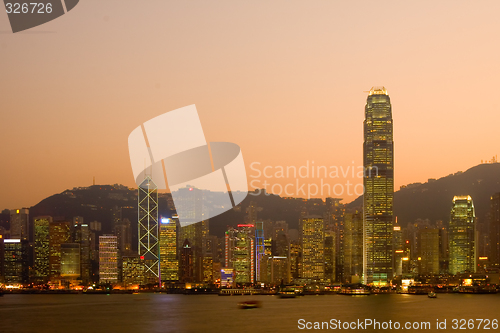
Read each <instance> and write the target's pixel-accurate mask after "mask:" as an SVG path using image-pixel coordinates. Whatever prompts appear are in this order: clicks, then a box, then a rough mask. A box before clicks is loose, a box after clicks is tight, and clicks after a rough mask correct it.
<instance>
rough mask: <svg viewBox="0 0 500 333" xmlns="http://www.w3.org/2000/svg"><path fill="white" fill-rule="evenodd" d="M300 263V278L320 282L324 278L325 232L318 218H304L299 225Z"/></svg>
mask: <svg viewBox="0 0 500 333" xmlns="http://www.w3.org/2000/svg"><path fill="white" fill-rule="evenodd" d="M299 236H300V245H301V247H302V262H301V265H300V272H299V275H300V277H301V278H304V279H309V280H316V281H321V280H324V278H325V258H324V254H325V230H324V221H323V219H322V218H321V217H320V216H314V215H311V216H304V217H302V218H301V219H300V223H299Z"/></svg>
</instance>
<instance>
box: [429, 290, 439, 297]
mask: <svg viewBox="0 0 500 333" xmlns="http://www.w3.org/2000/svg"><path fill="white" fill-rule="evenodd" d="M427 297H429V298H437V294H436V293H435V292H433V291H431V292H430V293H428V294H427Z"/></svg>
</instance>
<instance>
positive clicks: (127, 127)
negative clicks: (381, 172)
mask: <svg viewBox="0 0 500 333" xmlns="http://www.w3.org/2000/svg"><path fill="white" fill-rule="evenodd" d="M499 11H500V2H499V1H477V2H473V1H457V0H453V1H413V2H410V1H333V0H323V1H320V0H313V1H305V0H302V1H291V0H286V1H275V0H273V1H268V0H266V1H255V0H254V1H235V0H228V1H166V0H161V1H160V0H159V1H152V0H150V1H125V0H116V1H112V0H105V1H102V0H101V1H98V0H82V1H80V3H79V5H78V6H77V7H75V9H73V10H72V11H71V12H69V13H68V14H66V15H64V16H62V17H60V18H58V19H56V20H54V21H52V22H50V23H47V24H45V25H42V26H39V27H36V28H33V29H31V30H28V31H26V32H21V33H16V34H12V33H11V32H10V26H9V23H8V21H7V15H6V14H5V13H0V60H1V61H0V91H1V93H0V97H1V98H0V110H1V111H0V112H1V113H0V114H1V125H2V127H1V130H0V142H1V146H0V155H1V156H2V158H1V162H0V174H1V176H2V190H1V192H0V209H3V208H16V207H21V206H31V205H34V204H36V203H37V202H39V201H40V200H42V199H43V198H45V197H47V196H49V195H52V194H54V193H59V192H61V191H63V190H65V189H68V188H69V189H70V188H73V187H76V186H88V185H91V184H92V177H94V176H95V177H96V182H97V183H98V184H114V183H122V184H124V185H128V186H135V184H134V179H133V175H132V170H131V167H130V161H129V156H128V147H127V138H128V135H129V133H130V132H131V131H132V130H133V129H134V128H136V127H137V126H139V125H140V124H142V123H143V122H145V121H146V120H149V119H151V118H153V117H155V116H157V115H160V114H162V113H164V112H167V111H170V110H174V109H176V108H179V107H182V106H186V105H190V104H196V106H197V108H198V112H199V115H200V118H201V121H202V124H203V126H204V131H205V136H206V139H207V141H229V142H234V143H237V144H239V145H240V147H241V149H242V151H243V157H244V159H245V163H246V165H247V173H248V175H249V176H252V175H253V176H255V175H256V172H254V171H252V170H251V169H250V168H249V166H250V164H251V163H253V162H260V163H261V165H260V169H262V168H263V167H264V166H266V165H269V166H273V167H275V166H292V165H295V166H297V167H298V166H301V165H305V164H306V162H307V161H310V163H312V161H314V163H315V165H323V166H328V167H329V166H338V167H339V168H340V167H341V166H342V167H344V168H347V167H348V166H352V165H353V163H354V165H360V164H361V163H362V144H363V119H364V105H365V102H366V96H367V93H366V91H367V90H369V89H370V88H371V87H372V86H377V85H384V86H385V87H386V88H387V90H388V92H389V95H390V97H391V101H392V106H393V118H394V133H395V134H394V137H395V185H396V189H398V188H399V186H400V185H403V184H408V183H412V182H419V181H420V182H424V181H426V180H427V179H428V178H433V177H441V176H446V175H448V174H449V173H453V172H456V171H459V170H466V169H467V168H469V167H472V166H474V165H476V164H479V163H480V161H481V160H482V159H490V158H491V157H492V156H493V155H495V154H498V153H499V149H498V148H499V147H498V143H499V138H500V133H499V129H498V124H499V123H500V112H499V105H500V102H499V93H498V91H499V79H498V78H499V77H500V61H499V59H500V38H499V37H500V20H499V19H498V12H499ZM172 144H175V143H172ZM353 161H354V162H353ZM348 178H349V177H348ZM351 178H352V177H351ZM252 179H253V178H250V177H249V180H252ZM261 180H263V179H261ZM325 181H327V182H328V181H329V182H330V183H332V184H334V183H338V182H340V183H345V180H344V179H334V180H332V179H330V180H329V179H325ZM351 181H354V182H355V183H360V180H359V179H351ZM268 182H269V183H271V184H275V183H279V184H282V185H285V184H287V183H294V184H295V179H270V180H268ZM300 182H301V183H306V184H307V183H318V184H319V179H301V180H300ZM342 197H344V198H345V199H346V201H347V202H348V201H351V200H353V199H354V198H355V197H356V196H355V195H351V196H349V195H342Z"/></svg>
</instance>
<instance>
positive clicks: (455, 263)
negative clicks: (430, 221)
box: [448, 195, 476, 274]
mask: <svg viewBox="0 0 500 333" xmlns="http://www.w3.org/2000/svg"><path fill="white" fill-rule="evenodd" d="M475 217H476V216H475V212H474V203H473V202H472V198H471V197H470V196H469V195H466V196H455V197H453V206H452V208H451V217H450V225H449V227H448V231H449V235H448V237H449V242H450V248H449V251H450V266H449V267H450V268H449V269H450V274H457V273H464V272H466V271H467V272H472V273H473V272H475V269H476V246H475V245H476V240H475V238H476V226H475V225H476V223H475Z"/></svg>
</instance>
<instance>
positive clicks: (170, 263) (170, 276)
mask: <svg viewBox="0 0 500 333" xmlns="http://www.w3.org/2000/svg"><path fill="white" fill-rule="evenodd" d="M160 270H161V280H162V281H177V280H179V258H178V256H177V221H176V220H175V219H173V218H162V219H161V220H160Z"/></svg>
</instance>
